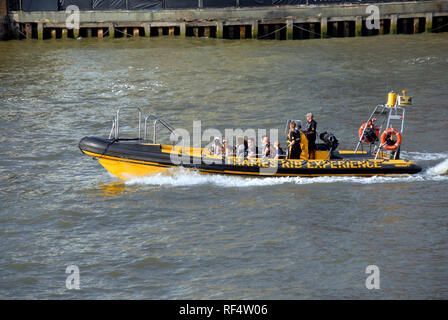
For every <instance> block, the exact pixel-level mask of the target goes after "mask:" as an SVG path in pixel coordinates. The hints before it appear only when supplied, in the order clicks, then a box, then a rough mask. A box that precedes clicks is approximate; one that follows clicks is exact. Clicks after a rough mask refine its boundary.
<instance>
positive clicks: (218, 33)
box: [216, 21, 224, 39]
mask: <svg viewBox="0 0 448 320" xmlns="http://www.w3.org/2000/svg"><path fill="white" fill-rule="evenodd" d="M223 37H224V25H223V23H222V21H218V22H216V38H218V39H222V38H223Z"/></svg>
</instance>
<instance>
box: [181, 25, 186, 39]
mask: <svg viewBox="0 0 448 320" xmlns="http://www.w3.org/2000/svg"><path fill="white" fill-rule="evenodd" d="M180 36H181V37H184V38H185V37H186V36H187V24H186V23H185V22H182V23H181V24H180Z"/></svg>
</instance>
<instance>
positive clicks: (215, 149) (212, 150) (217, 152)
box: [208, 137, 222, 156]
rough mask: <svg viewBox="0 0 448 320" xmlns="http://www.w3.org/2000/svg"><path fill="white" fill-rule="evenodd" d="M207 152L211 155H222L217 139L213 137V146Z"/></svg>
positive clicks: (219, 141)
mask: <svg viewBox="0 0 448 320" xmlns="http://www.w3.org/2000/svg"><path fill="white" fill-rule="evenodd" d="M208 151H209V153H210V154H211V155H215V156H220V155H222V145H221V140H220V139H219V137H215V139H213V144H212V145H211V146H210V147H209V148H208Z"/></svg>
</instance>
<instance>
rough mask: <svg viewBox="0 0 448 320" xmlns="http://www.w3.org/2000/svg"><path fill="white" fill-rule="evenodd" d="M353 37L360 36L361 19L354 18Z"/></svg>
mask: <svg viewBox="0 0 448 320" xmlns="http://www.w3.org/2000/svg"><path fill="white" fill-rule="evenodd" d="M355 36H356V37H360V36H362V17H359V16H358V17H356V19H355Z"/></svg>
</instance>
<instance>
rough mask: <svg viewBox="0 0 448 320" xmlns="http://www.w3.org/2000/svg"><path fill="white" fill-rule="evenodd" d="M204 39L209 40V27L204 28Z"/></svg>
mask: <svg viewBox="0 0 448 320" xmlns="http://www.w3.org/2000/svg"><path fill="white" fill-rule="evenodd" d="M204 37H206V38H210V27H204Z"/></svg>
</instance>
